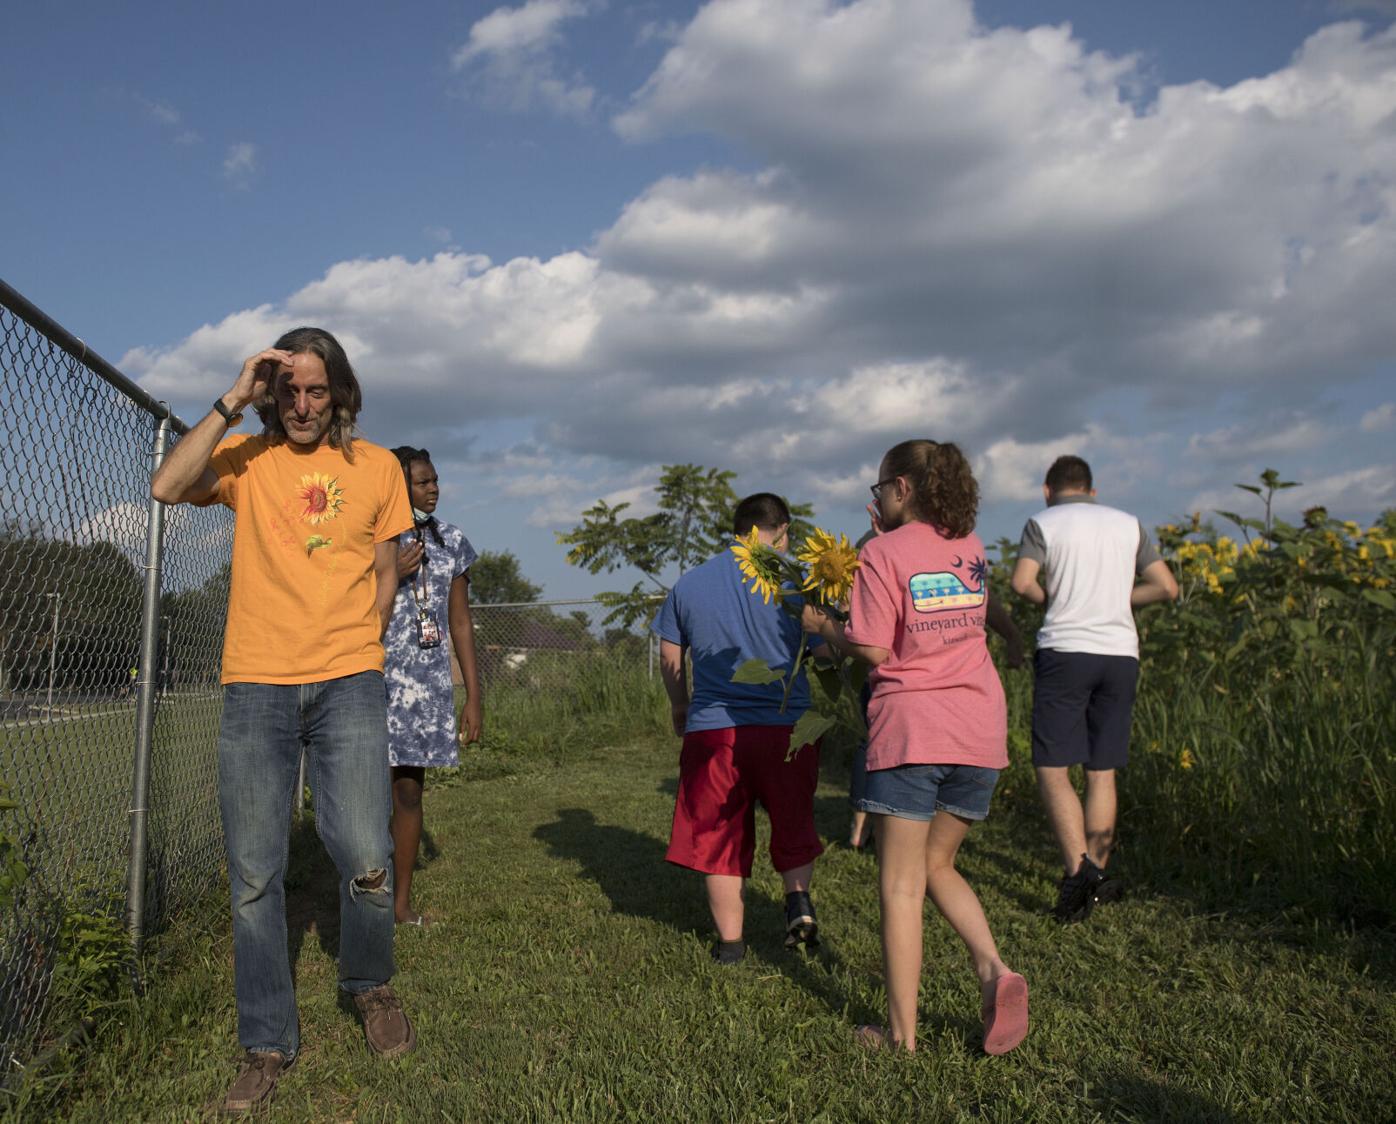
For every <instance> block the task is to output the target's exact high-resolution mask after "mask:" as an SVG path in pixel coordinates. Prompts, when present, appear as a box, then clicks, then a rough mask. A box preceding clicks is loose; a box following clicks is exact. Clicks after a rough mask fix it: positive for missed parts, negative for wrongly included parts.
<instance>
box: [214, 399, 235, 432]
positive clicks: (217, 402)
mask: <svg viewBox="0 0 1396 1124" xmlns="http://www.w3.org/2000/svg"><path fill="white" fill-rule="evenodd" d="M213 408H214V409H215V410H217V411H218V412H219V413H220V414H222V415H223V421H224V422H225V423H226V425H227V428H228V429H232V428H233V426H235V425H237V424H238V423H239V422H241V421H242V411H241V410H239V411H238V412H237V413H233V411H232V410H230V409H228V407H227V406H225V405H223V399H222V398H215V399H214V400H213Z"/></svg>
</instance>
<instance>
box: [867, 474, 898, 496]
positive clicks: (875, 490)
mask: <svg viewBox="0 0 1396 1124" xmlns="http://www.w3.org/2000/svg"><path fill="white" fill-rule="evenodd" d="M896 480H897V477H895V476H889V477H887V479H886V480H879V481H878V482H877V483H876V484H869V485H868V491H870V492H871V493H872V497H873V499H875V500H880V499H882V489H883V488H885V487H887V485H888V484H891V483H894V482H895V481H896Z"/></svg>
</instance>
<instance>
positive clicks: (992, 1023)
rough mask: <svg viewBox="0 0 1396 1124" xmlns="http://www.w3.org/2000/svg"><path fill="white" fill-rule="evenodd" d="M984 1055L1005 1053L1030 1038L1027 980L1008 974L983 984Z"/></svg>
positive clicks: (1016, 974)
mask: <svg viewBox="0 0 1396 1124" xmlns="http://www.w3.org/2000/svg"><path fill="white" fill-rule="evenodd" d="M982 1014H983V1018H984V1052H985V1053H986V1054H1006V1053H1008V1051H1009V1050H1011V1049H1013V1047H1014V1046H1017V1045H1018V1044H1019V1043H1020V1042H1022V1041H1023V1039H1024V1038H1026V1037H1027V1036H1028V981H1027V980H1025V979H1023V977H1022V976H1020V975H1018V973H1017V972H1009V973H1008V974H1007V975H1003V976H999V977H998V979H996V980H990V981H989V982H988V983H986V984H985V985H984V1009H983V1012H982Z"/></svg>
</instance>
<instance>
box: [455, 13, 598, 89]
mask: <svg viewBox="0 0 1396 1124" xmlns="http://www.w3.org/2000/svg"><path fill="white" fill-rule="evenodd" d="M586 14H587V5H586V4H584V3H581V2H580V0H528V2H527V3H525V4H523V5H521V6H520V7H517V8H507V7H506V8H496V9H495V10H494V11H492V12H490V13H489V15H487V16H485V17H483V18H482V19H480V20H477V21H476V22H475V23H474V25H472V27H471V28H470V37H469V38H468V39H467V40H466V41H465V43H463V44H461V45H460V46H459V47H457V48H456V49H455V50H454V51H453V52H452V53H451V68H452V69H453V70H455V71H458V72H466V73H471V74H474V75H476V76H477V77H478V78H479V79H480V80H481V81H482V83H483V85H484V88H485V89H486V90H487V91H488V92H489V93H490V94H491V95H493V96H494V97H496V98H497V99H499V100H501V101H503V102H505V103H506V104H509V105H510V106H512V107H513V108H515V109H529V108H532V107H533V106H535V105H539V106H542V107H543V108H546V109H550V110H552V111H554V112H557V113H562V114H565V115H570V116H580V115H583V114H585V113H587V112H588V111H589V110H590V109H591V108H592V105H593V104H594V102H595V100H596V90H595V89H594V88H593V87H592V86H591V85H590V84H589V83H587V82H586V81H585V79H583V78H582V77H580V76H578V75H572V74H567V73H565V72H564V70H563V67H562V64H561V62H560V61H559V57H558V48H559V46H560V45H561V43H562V25H563V24H564V23H566V22H567V21H568V20H573V19H577V18H579V17H582V16H585V15H586Z"/></svg>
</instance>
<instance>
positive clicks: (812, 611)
mask: <svg viewBox="0 0 1396 1124" xmlns="http://www.w3.org/2000/svg"><path fill="white" fill-rule="evenodd" d="M801 624H802V625H803V627H804V630H805V631H806V632H809V633H812V634H813V635H815V636H818V637H819V638H820V639H821V640H822V641H824V643H826V644H827V645H829V647H830V648H832V649H833V650H834V651H836V652H838V653H839V654H840V655H844V656H852V657H853V658H854V659H858V660H862V661H863V662H864V663H868V664H871V665H872V666H873V667H881V666H882V665H883V664H884V663H886V662H887V657H888V656H889V655H890V654H891V653H890V652H889V651H888V649H886V648H875V647H873V646H872V645H870V644H855V643H853V641H852V640H849V639H848V637H847V636H845V635H844V625H843V622H842V621H836V620H834V618H833V617H831V616H829V614H827V613H825V612H824V611H823V610H822V609H819V608H817V607H815V606H814V605H810V604H806V605H805V609H804V613H803V615H802V619H801Z"/></svg>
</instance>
